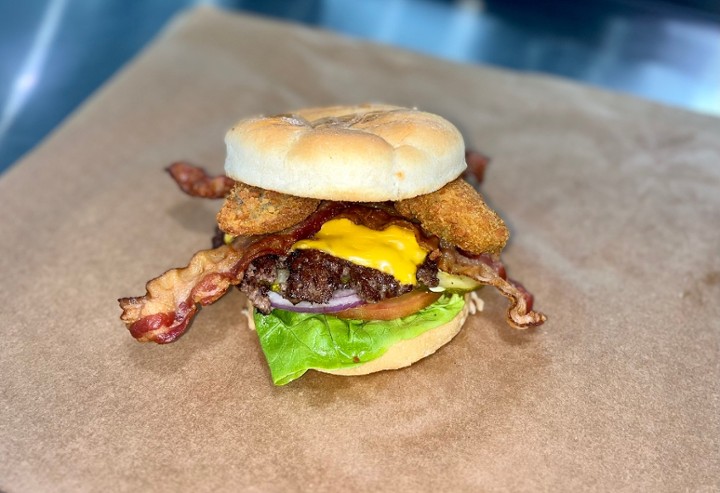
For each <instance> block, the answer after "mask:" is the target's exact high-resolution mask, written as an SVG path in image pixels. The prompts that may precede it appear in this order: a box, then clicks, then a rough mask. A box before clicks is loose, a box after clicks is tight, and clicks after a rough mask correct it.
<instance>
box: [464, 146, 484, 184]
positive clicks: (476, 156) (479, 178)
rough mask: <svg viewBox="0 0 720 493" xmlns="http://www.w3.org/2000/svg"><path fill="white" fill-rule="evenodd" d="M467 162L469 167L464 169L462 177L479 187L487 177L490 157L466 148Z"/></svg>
mask: <svg viewBox="0 0 720 493" xmlns="http://www.w3.org/2000/svg"><path fill="white" fill-rule="evenodd" d="M465 163H467V168H465V171H463V174H462V177H463V178H464V179H465V180H466V181H467V182H468V183H470V184H471V185H472V186H473V187H475V188H478V187H479V186H480V185H481V184H482V182H483V180H484V179H485V169H486V168H487V166H488V164H490V158H489V157H487V156H486V155H484V154H482V153H479V152H477V151H473V150H471V149H467V150H465Z"/></svg>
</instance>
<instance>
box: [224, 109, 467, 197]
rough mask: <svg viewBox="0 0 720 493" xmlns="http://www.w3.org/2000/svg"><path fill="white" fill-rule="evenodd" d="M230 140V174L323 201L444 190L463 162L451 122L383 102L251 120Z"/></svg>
mask: <svg viewBox="0 0 720 493" xmlns="http://www.w3.org/2000/svg"><path fill="white" fill-rule="evenodd" d="M225 143H226V144H227V159H226V161H225V173H226V174H227V175H228V176H229V177H231V178H233V179H235V180H237V181H240V182H243V183H247V184H248V185H254V186H256V187H260V188H264V189H267V190H274V191H276V192H281V193H286V194H289V195H296V196H300V197H310V198H315V199H324V200H347V201H355V202H383V201H386V200H390V201H396V200H403V199H408V198H411V197H415V196H417V195H424V194H427V193H430V192H434V191H435V190H438V189H440V188H442V187H443V186H444V185H445V184H446V183H448V182H450V181H452V180H454V179H455V178H457V177H458V176H459V175H460V174H461V173H462V172H463V170H464V169H465V167H466V165H465V144H464V142H463V138H462V135H461V134H460V132H459V131H458V129H457V128H455V126H453V124H451V123H450V122H448V121H447V120H445V119H444V118H442V117H440V116H437V115H434V114H432V113H426V112H423V111H418V110H416V109H411V108H402V107H399V106H389V105H380V104H364V105H359V106H333V107H328V108H310V109H303V110H298V111H295V112H293V113H288V114H283V115H275V116H268V117H255V118H249V119H246V120H242V121H240V122H238V123H237V124H236V125H235V126H234V127H233V128H231V129H230V131H228V133H227V135H226V136H225Z"/></svg>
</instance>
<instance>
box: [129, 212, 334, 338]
mask: <svg viewBox="0 0 720 493" xmlns="http://www.w3.org/2000/svg"><path fill="white" fill-rule="evenodd" d="M344 208H345V205H344V204H341V203H335V204H333V203H327V204H326V206H325V207H321V208H320V209H318V211H316V212H315V213H314V214H313V215H312V216H310V217H309V218H308V219H307V220H306V221H304V222H303V223H301V224H298V225H297V226H295V227H294V228H292V229H290V230H286V231H285V232H283V233H282V234H275V235H268V236H260V237H252V236H249V237H242V238H238V239H236V241H235V242H233V244H232V245H222V246H220V247H217V248H214V249H212V250H201V251H199V252H197V253H196V254H195V255H194V256H193V257H192V259H191V260H190V263H189V264H188V265H187V266H186V267H183V268H178V269H171V270H169V271H167V272H165V273H164V274H162V275H161V276H159V277H157V278H155V279H152V280H151V281H149V282H148V283H147V284H146V286H145V287H146V293H145V295H144V296H138V297H130V298H121V299H119V300H118V302H119V303H120V308H122V310H123V313H122V315H121V317H120V318H121V319H122V321H123V322H125V323H126V324H127V325H128V329H129V330H130V333H131V334H132V336H133V337H135V338H136V339H138V340H139V341H143V342H147V341H153V342H157V343H159V344H165V343H168V342H173V341H175V340H176V339H177V338H178V337H180V336H181V335H182V334H183V333H184V332H185V330H186V329H187V327H188V325H189V324H190V322H191V321H192V319H193V317H194V316H195V314H196V313H197V309H198V304H200V305H208V304H210V303H213V302H214V301H216V300H217V299H219V298H220V297H221V296H222V295H223V294H225V293H226V292H227V290H228V289H229V288H230V286H233V285H237V284H238V283H239V282H240V281H242V278H243V275H244V273H245V269H247V266H248V265H249V264H250V262H252V261H253V260H254V259H256V258H258V257H260V256H263V255H270V254H276V255H280V254H284V253H286V252H287V251H288V250H289V249H290V247H291V246H292V245H293V244H294V243H295V242H296V241H298V240H299V239H302V238H307V237H309V236H312V235H313V234H315V233H316V232H317V231H318V230H319V229H320V227H321V226H322V224H323V223H325V222H326V221H328V220H329V219H330V218H332V217H333V216H334V215H336V214H338V213H339V212H341V211H342V210H343V209H344Z"/></svg>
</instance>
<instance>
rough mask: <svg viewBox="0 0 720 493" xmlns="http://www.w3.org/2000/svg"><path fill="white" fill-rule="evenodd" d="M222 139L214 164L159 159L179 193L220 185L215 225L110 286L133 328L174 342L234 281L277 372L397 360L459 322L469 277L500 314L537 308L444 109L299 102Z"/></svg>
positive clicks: (514, 316)
mask: <svg viewBox="0 0 720 493" xmlns="http://www.w3.org/2000/svg"><path fill="white" fill-rule="evenodd" d="M225 142H226V145H227V158H226V162H225V175H221V176H215V177H212V176H210V175H208V174H207V173H206V172H205V171H204V170H203V169H202V168H198V167H195V166H192V165H189V164H187V163H184V162H178V163H174V164H173V165H172V166H170V168H169V169H168V170H169V172H170V174H171V175H172V177H173V178H174V179H175V181H176V182H177V183H178V184H179V185H180V187H181V188H182V189H183V190H184V191H185V192H187V193H189V194H190V195H194V196H199V197H206V198H223V199H224V203H223V205H222V208H221V209H220V211H219V213H218V215H217V221H218V235H216V241H215V244H214V245H213V248H212V249H208V250H201V251H199V252H197V253H196V254H195V255H194V256H193V257H192V259H191V260H190V262H189V264H188V265H187V266H186V267H183V268H178V269H171V270H169V271H167V272H165V273H164V274H162V275H161V276H159V277H157V278H155V279H153V280H151V281H149V282H148V283H147V285H146V290H147V292H146V294H145V295H144V296H139V297H129V298H122V299H120V300H119V302H120V306H121V308H122V310H123V313H122V316H121V319H122V320H123V321H124V322H125V323H126V324H127V326H128V328H129V330H130V333H131V334H132V335H133V336H134V337H135V338H136V339H138V340H140V341H154V342H157V343H168V342H172V341H175V340H176V339H177V338H178V337H179V336H180V335H182V334H183V333H184V332H185V331H186V330H187V328H188V326H189V324H190V322H191V321H192V319H193V318H194V316H195V314H196V313H197V311H198V308H199V307H200V306H202V305H207V304H210V303H212V302H214V301H215V300H217V299H218V298H220V297H221V296H222V295H223V294H225V293H226V292H227V291H228V290H229V289H230V287H231V286H236V287H237V288H238V289H239V290H240V291H241V292H242V293H243V294H244V295H245V299H246V300H247V303H248V312H247V313H248V318H249V322H250V323H249V325H250V326H251V328H254V329H255V330H256V331H257V335H258V339H259V343H260V347H261V348H262V351H263V352H264V354H265V357H266V359H267V362H268V366H269V369H270V374H271V377H272V380H273V382H274V383H275V384H277V385H284V384H286V383H288V382H291V381H292V380H294V379H296V378H299V377H300V376H302V375H303V374H304V373H305V372H306V371H307V370H311V369H312V370H318V371H323V372H328V373H334V374H339V375H363V374H368V373H372V372H377V371H381V370H390V369H397V368H402V367H407V366H409V365H411V364H413V363H414V362H416V361H418V360H420V359H422V358H424V357H427V356H429V355H431V354H433V353H434V352H435V351H436V350H437V349H439V348H440V347H442V346H443V345H445V344H447V343H448V342H449V341H450V340H451V339H452V338H453V337H454V336H455V335H456V334H457V333H458V332H459V330H460V329H461V327H462V326H463V324H464V322H465V320H466V318H467V317H468V314H469V312H471V311H476V310H475V309H476V308H477V306H478V298H477V296H476V291H477V290H478V289H479V288H480V287H482V286H492V287H493V288H495V289H497V290H498V291H499V292H500V293H501V294H502V295H504V296H505V297H506V298H508V300H509V308H508V311H507V317H506V319H507V322H508V323H509V325H510V326H512V327H515V328H518V329H525V328H528V327H532V326H536V325H539V324H542V323H543V322H544V321H545V316H544V315H543V314H542V313H539V312H536V311H533V308H532V304H533V298H532V296H531V295H530V293H529V292H528V291H527V290H526V289H525V288H524V287H523V286H522V285H521V284H519V283H517V282H515V281H513V280H511V279H509V278H508V277H507V275H506V271H505V267H504V265H503V264H502V262H501V259H500V253H501V251H502V249H503V248H504V247H505V244H506V243H507V240H508V229H507V228H506V226H505V224H504V223H503V221H502V219H501V218H500V217H499V216H498V215H497V214H496V213H495V212H494V211H493V210H492V209H490V208H489V207H488V205H487V204H486V203H485V201H484V200H483V198H482V196H481V195H480V193H479V192H478V191H477V190H476V188H475V187H473V186H471V185H470V184H469V183H468V182H467V181H466V180H465V178H464V176H467V175H466V174H467V163H466V156H467V154H466V150H465V144H464V141H463V137H462V135H461V133H460V132H459V131H458V129H457V128H456V127H455V126H454V125H452V124H451V123H450V122H449V121H447V120H446V119H444V118H442V117H440V116H438V115H435V114H432V113H428V112H424V111H420V110H418V109H414V108H404V107H399V106H390V105H380V104H367V105H357V106H333V107H325V108H311V109H303V110H298V111H294V112H291V113H286V114H280V115H274V116H257V117H252V118H248V119H245V120H242V121H240V122H238V123H237V124H236V125H235V126H234V127H233V128H231V129H230V130H229V131H228V132H227V135H226V137H225ZM478 176H480V175H478V173H475V177H476V178H477V177H478ZM476 181H477V180H476Z"/></svg>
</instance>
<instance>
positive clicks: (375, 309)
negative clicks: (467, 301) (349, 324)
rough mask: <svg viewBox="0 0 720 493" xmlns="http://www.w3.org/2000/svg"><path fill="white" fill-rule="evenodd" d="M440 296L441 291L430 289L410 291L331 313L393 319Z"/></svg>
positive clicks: (339, 316)
mask: <svg viewBox="0 0 720 493" xmlns="http://www.w3.org/2000/svg"><path fill="white" fill-rule="evenodd" d="M440 296H441V293H433V292H432V291H411V292H409V293H406V294H404V295H402V296H397V297H395V298H389V299H386V300H383V301H378V302H377V303H366V304H365V305H360V306H356V307H353V308H348V309H347V310H343V311H341V312H336V313H333V315H334V316H336V317H338V318H351V319H353V320H394V319H396V318H400V317H406V316H408V315H412V314H413V313H415V312H417V311H420V310H422V309H423V308H425V307H426V306H428V305H432V304H433V303H435V302H436V301H437V300H438V299H439V298H440Z"/></svg>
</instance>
